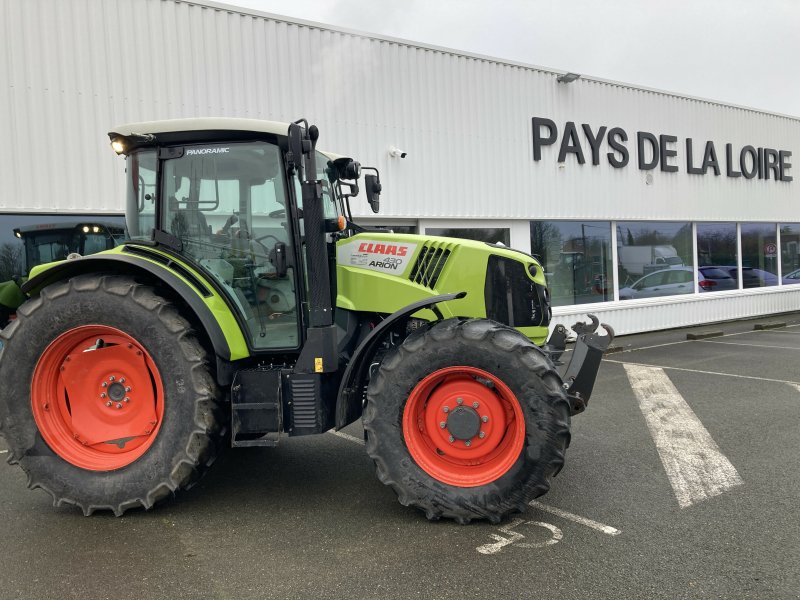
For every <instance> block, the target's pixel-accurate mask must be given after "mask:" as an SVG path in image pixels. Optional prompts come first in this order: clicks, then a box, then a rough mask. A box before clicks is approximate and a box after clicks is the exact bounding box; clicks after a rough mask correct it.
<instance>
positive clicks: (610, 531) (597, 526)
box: [328, 429, 622, 535]
mask: <svg viewBox="0 0 800 600" xmlns="http://www.w3.org/2000/svg"><path fill="white" fill-rule="evenodd" d="M328 433H332V434H333V435H335V436H337V437H340V438H342V439H343V440H347V441H348V442H353V443H354V444H359V445H361V446H363V445H364V444H365V442H364V440H362V439H360V438H357V437H356V436H354V435H350V434H348V433H343V432H341V431H335V430H333V429H330V430H328ZM529 505H530V506H532V507H534V508H538V509H539V510H543V511H545V512H549V513H551V514H554V515H558V516H559V517H562V518H564V519H567V520H569V521H574V522H575V523H580V524H581V525H585V526H586V527H590V528H592V529H594V530H596V531H599V532H601V533H605V534H606V535H619V534H620V533H622V531H620V530H619V529H616V528H614V527H611V526H610V525H603V524H602V523H598V522H597V521H592V520H591V519H587V518H586V517H581V516H578V515H574V514H572V513H570V512H567V511H565V510H561V509H560V508H555V507H553V506H547V505H546V504H542V503H541V502H539V501H537V500H532V501H531V502H529Z"/></svg>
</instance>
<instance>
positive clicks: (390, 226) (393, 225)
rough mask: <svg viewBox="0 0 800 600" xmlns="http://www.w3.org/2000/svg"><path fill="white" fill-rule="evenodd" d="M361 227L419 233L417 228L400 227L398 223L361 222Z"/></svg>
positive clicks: (411, 226)
mask: <svg viewBox="0 0 800 600" xmlns="http://www.w3.org/2000/svg"><path fill="white" fill-rule="evenodd" d="M361 225H364V226H367V227H385V228H386V229H390V230H391V231H392V233H417V226H416V225H411V224H408V223H405V224H403V225H398V224H397V223H375V222H374V221H364V222H361ZM428 231H430V230H428Z"/></svg>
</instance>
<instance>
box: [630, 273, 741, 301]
mask: <svg viewBox="0 0 800 600" xmlns="http://www.w3.org/2000/svg"><path fill="white" fill-rule="evenodd" d="M693 277H694V268H692V267H672V268H671V269H662V270H661V271H655V272H654V273H650V274H649V275H645V276H644V277H642V278H640V279H638V280H636V281H635V282H634V283H633V284H631V285H630V286H628V287H624V288H620V290H619V299H620V300H631V299H633V298H653V297H656V296H672V295H675V294H691V293H692V292H694V284H693ZM697 285H698V289H699V290H700V292H711V291H718V290H735V289H736V288H737V285H736V280H735V279H734V278H733V277H731V276H730V274H729V273H727V272H726V271H725V270H724V269H722V268H720V267H698V271H697Z"/></svg>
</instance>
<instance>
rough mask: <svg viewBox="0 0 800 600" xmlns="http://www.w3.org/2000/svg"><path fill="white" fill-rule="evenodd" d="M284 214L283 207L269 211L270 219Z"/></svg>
mask: <svg viewBox="0 0 800 600" xmlns="http://www.w3.org/2000/svg"><path fill="white" fill-rule="evenodd" d="M285 216H286V209H285V208H279V209H278V210H273V211H272V212H271V213H269V218H270V219H282V218H283V217H285Z"/></svg>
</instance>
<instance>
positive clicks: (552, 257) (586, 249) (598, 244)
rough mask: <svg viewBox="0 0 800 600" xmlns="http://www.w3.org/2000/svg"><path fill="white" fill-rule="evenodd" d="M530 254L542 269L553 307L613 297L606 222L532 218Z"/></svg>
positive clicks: (609, 247)
mask: <svg viewBox="0 0 800 600" xmlns="http://www.w3.org/2000/svg"><path fill="white" fill-rule="evenodd" d="M531 253H532V254H533V255H534V256H536V257H538V259H539V261H540V262H541V264H542V267H543V268H544V271H545V276H546V277H547V285H548V286H549V288H550V298H551V300H552V303H553V306H565V305H569V304H586V303H589V302H602V301H603V300H613V299H614V272H613V269H612V268H611V223H610V222H609V221H532V222H531Z"/></svg>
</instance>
